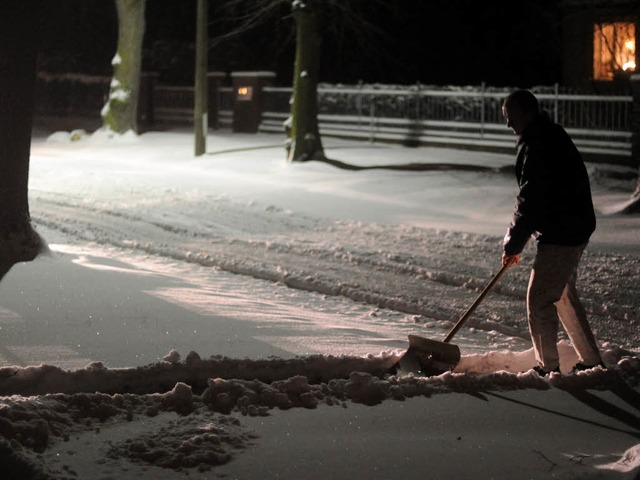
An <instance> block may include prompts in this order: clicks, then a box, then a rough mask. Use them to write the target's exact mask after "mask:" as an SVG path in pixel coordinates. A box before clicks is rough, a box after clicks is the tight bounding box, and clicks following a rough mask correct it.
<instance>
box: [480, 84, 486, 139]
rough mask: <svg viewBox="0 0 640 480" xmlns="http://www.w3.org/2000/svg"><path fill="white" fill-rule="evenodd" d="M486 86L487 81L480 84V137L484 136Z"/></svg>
mask: <svg viewBox="0 0 640 480" xmlns="http://www.w3.org/2000/svg"><path fill="white" fill-rule="evenodd" d="M485 88H486V83H485V82H482V85H481V86H480V102H481V103H480V138H484V115H485V113H484V90H485Z"/></svg>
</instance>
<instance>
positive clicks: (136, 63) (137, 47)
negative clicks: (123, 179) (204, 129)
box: [102, 0, 146, 133]
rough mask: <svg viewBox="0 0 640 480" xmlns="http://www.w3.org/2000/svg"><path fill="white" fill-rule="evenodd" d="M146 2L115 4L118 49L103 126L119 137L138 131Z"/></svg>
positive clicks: (135, 0)
mask: <svg viewBox="0 0 640 480" xmlns="http://www.w3.org/2000/svg"><path fill="white" fill-rule="evenodd" d="M145 4H146V0H116V8H117V10H118V46H117V52H116V55H115V57H114V58H113V62H112V63H113V80H112V81H111V88H110V91H109V99H108V100H107V104H106V105H105V106H104V109H103V110H102V118H103V125H104V126H105V127H107V128H109V129H110V130H113V131H114V132H116V133H125V132H127V131H128V130H134V131H136V132H137V131H138V121H137V110H138V92H139V89H140V73H141V69H142V40H143V37H144V29H145V21H144V11H145Z"/></svg>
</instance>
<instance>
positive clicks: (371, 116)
mask: <svg viewBox="0 0 640 480" xmlns="http://www.w3.org/2000/svg"><path fill="white" fill-rule="evenodd" d="M369 99H370V100H371V108H370V109H369V142H370V143H373V141H374V140H375V133H374V129H375V122H376V119H375V116H376V102H375V96H374V95H373V94H371V95H370V96H369Z"/></svg>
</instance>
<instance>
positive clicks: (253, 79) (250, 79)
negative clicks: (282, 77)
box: [231, 71, 276, 133]
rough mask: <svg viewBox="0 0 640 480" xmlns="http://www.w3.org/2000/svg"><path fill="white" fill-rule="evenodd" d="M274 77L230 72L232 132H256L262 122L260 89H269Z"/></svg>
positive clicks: (273, 75) (258, 73)
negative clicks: (232, 95) (232, 92)
mask: <svg viewBox="0 0 640 480" xmlns="http://www.w3.org/2000/svg"><path fill="white" fill-rule="evenodd" d="M275 77H276V74H275V72H262V71H261V72H231V81H232V83H233V89H234V99H235V103H234V104H233V131H234V132H243V133H257V132H258V129H259V127H260V122H261V120H262V109H263V101H262V100H263V98H262V97H263V95H262V89H263V88H264V87H267V86H269V87H270V86H271V84H272V83H273V81H274V79H275Z"/></svg>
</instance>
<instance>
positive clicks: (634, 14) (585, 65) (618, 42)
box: [561, 0, 640, 93]
mask: <svg viewBox="0 0 640 480" xmlns="http://www.w3.org/2000/svg"><path fill="white" fill-rule="evenodd" d="M561 8H562V14H561V16H562V83H563V84H564V85H565V86H567V87H576V88H580V89H584V90H587V91H594V92H601V93H608V92H619V93H630V90H631V87H630V78H631V76H632V75H633V74H634V73H638V72H639V71H640V68H639V64H640V62H639V55H638V49H637V48H636V46H637V45H638V41H639V39H640V0H562V2H561Z"/></svg>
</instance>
